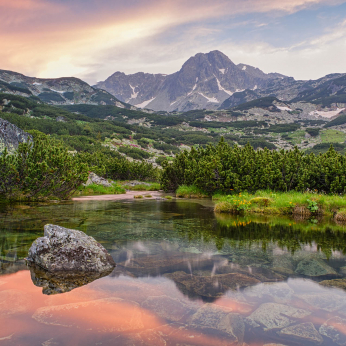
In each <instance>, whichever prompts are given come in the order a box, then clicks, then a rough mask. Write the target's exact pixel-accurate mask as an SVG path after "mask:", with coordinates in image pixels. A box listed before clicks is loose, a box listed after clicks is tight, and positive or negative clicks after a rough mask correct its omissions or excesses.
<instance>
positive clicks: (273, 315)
mask: <svg viewBox="0 0 346 346" xmlns="http://www.w3.org/2000/svg"><path fill="white" fill-rule="evenodd" d="M308 315H310V312H309V311H306V310H303V309H297V308H295V307H293V306H288V305H283V304H276V303H265V304H262V305H261V306H260V307H259V308H258V309H257V310H255V311H254V312H253V313H252V314H251V315H250V316H249V317H247V318H246V319H245V321H246V322H247V323H248V324H249V325H250V326H251V327H254V328H258V327H261V328H263V330H264V331H267V330H272V329H281V328H285V327H288V326H289V325H291V324H292V323H293V322H294V321H295V319H299V318H304V317H306V316H308Z"/></svg>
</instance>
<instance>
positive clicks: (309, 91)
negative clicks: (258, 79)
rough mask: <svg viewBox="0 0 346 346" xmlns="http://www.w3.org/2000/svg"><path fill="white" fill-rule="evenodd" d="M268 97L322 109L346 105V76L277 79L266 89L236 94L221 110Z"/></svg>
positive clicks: (335, 74)
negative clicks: (304, 103) (313, 105)
mask: <svg viewBox="0 0 346 346" xmlns="http://www.w3.org/2000/svg"><path fill="white" fill-rule="evenodd" d="M267 96H275V97H277V98H278V99H280V100H282V101H289V102H308V103H312V104H316V105H319V106H321V107H330V106H332V105H333V104H335V105H337V104H341V105H342V104H346V74H340V73H334V74H329V75H327V76H324V77H322V78H319V79H316V80H309V81H303V80H298V81H297V80H295V79H293V78H282V79H275V80H272V81H271V82H270V83H268V85H267V87H266V88H263V89H256V90H244V91H241V92H238V93H234V94H233V95H232V96H230V97H229V98H228V99H226V100H225V101H224V102H223V103H222V104H221V106H220V107H219V109H229V108H233V107H236V106H238V105H240V104H242V103H245V102H249V101H253V100H256V99H259V98H262V97H267Z"/></svg>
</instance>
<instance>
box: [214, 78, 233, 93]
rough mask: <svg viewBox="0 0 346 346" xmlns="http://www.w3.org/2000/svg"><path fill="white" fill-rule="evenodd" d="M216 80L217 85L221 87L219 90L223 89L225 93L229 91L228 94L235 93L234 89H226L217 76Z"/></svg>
mask: <svg viewBox="0 0 346 346" xmlns="http://www.w3.org/2000/svg"><path fill="white" fill-rule="evenodd" d="M216 81H217V86H218V87H219V90H222V91H224V92H225V93H227V94H228V95H230V96H232V95H233V93H232V91H229V90H226V89H225V88H224V87H223V86H222V85H221V83H220V81H219V80H218V79H217V78H216Z"/></svg>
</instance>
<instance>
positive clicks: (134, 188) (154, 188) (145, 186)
mask: <svg viewBox="0 0 346 346" xmlns="http://www.w3.org/2000/svg"><path fill="white" fill-rule="evenodd" d="M122 187H123V188H124V189H126V190H131V191H158V190H160V188H161V186H160V184H159V183H151V184H150V185H148V183H147V184H138V185H134V186H132V185H128V184H127V183H126V182H125V183H124V184H123V185H122Z"/></svg>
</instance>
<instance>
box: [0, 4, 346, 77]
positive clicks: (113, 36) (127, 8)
mask: <svg viewBox="0 0 346 346" xmlns="http://www.w3.org/2000/svg"><path fill="white" fill-rule="evenodd" d="M343 2H345V1H342V0H280V1H277V0H214V1H212V0H189V1H186V0H164V1H162V0H147V1H140V0H126V1H125V0H117V1H114V0H69V1H65V0H50V1H44V0H16V1H11V2H10V1H7V0H0V32H1V37H2V41H1V46H2V53H1V55H0V67H1V68H3V69H10V70H15V71H18V72H21V73H24V74H29V75H35V76H40V77H59V76H68V75H75V76H82V77H86V78H87V79H88V81H90V82H92V81H96V80H97V79H101V78H104V77H106V76H107V75H109V74H110V73H112V72H114V71H116V70H124V71H125V72H135V69H138V70H143V69H146V70H147V71H155V72H158V71H159V70H160V71H162V72H166V73H169V72H173V71H175V70H176V69H177V68H178V67H179V66H180V65H181V64H182V63H183V61H184V60H185V59H186V58H188V57H189V56H190V55H193V54H195V53H197V52H200V51H207V50H212V49H217V48H219V49H221V50H223V51H225V53H232V54H230V56H231V57H235V59H237V57H238V56H239V58H240V57H244V58H246V57H248V54H250V52H251V50H252V49H253V48H251V49H250V50H248V48H247V47H253V45H252V46H251V45H248V44H245V45H239V44H235V43H234V42H232V40H228V41H227V40H226V41H225V40H224V39H221V40H220V39H219V36H220V35H221V34H222V29H220V28H218V27H217V26H215V28H213V27H212V26H208V25H206V23H209V22H213V21H214V22H215V21H217V20H219V19H220V20H221V19H223V20H224V19H228V20H229V22H230V25H232V23H233V22H234V18H235V17H236V16H246V15H247V14H249V13H262V14H267V13H270V15H271V16H278V17H279V16H283V15H285V14H287V13H293V12H295V11H299V10H301V9H304V8H309V7H311V6H317V5H320V6H321V5H328V6H331V5H337V4H340V3H343ZM265 24H266V23H264V22H263V21H260V22H258V23H257V26H264V25H265ZM234 25H236V24H234ZM184 26H186V27H185V28H184ZM260 29H261V28H258V30H260ZM179 30H185V31H183V32H181V33H180V32H179ZM176 32H178V33H176ZM334 34H335V33H334ZM330 35H331V33H330ZM175 36H176V37H175ZM326 37H327V36H326ZM325 39H326V38H325ZM311 44H312V45H314V44H313V43H311ZM260 47H262V48H260ZM271 49H274V48H273V47H270V46H268V45H266V44H265V42H264V43H257V46H256V45H255V50H254V51H253V52H252V57H256V58H258V59H261V57H262V56H266V57H268V56H269V55H271V56H276V55H275V54H277V53H275V54H274V53H273V52H271ZM270 52H271V53H270ZM288 52H289V49H288ZM261 54H262V55H261ZM249 59H250V56H249ZM250 60H251V59H250ZM274 65H275V64H274Z"/></svg>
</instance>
